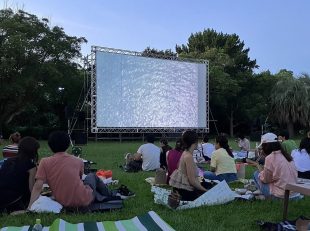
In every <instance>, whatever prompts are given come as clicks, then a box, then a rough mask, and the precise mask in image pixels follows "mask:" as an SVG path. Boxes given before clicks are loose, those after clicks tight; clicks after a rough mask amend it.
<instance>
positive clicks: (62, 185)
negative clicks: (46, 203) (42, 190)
mask: <svg viewBox="0 0 310 231" xmlns="http://www.w3.org/2000/svg"><path fill="white" fill-rule="evenodd" d="M83 172H84V164H83V161H82V160H81V159H79V158H77V157H75V156H72V155H69V154H67V153H65V152H59V153H55V154H54V155H53V156H51V157H46V158H42V160H41V161H40V164H39V167H38V171H37V174H36V179H39V180H42V181H43V182H44V183H47V184H48V185H49V187H50V189H51V190H52V195H53V196H54V197H55V200H56V201H57V202H59V203H60V204H62V205H63V206H65V207H79V206H87V205H89V204H90V203H91V202H92V200H93V190H92V189H91V188H90V187H89V186H88V185H84V184H83V181H82V180H81V176H82V174H83Z"/></svg>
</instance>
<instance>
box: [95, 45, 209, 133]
mask: <svg viewBox="0 0 310 231" xmlns="http://www.w3.org/2000/svg"><path fill="white" fill-rule="evenodd" d="M113 51H117V52H113ZM94 55H95V62H94V64H95V67H94V70H93V72H94V76H93V78H92V80H93V81H94V82H93V83H92V85H93V86H94V89H93V93H94V94H93V101H94V102H93V103H92V106H93V107H94V108H93V109H92V112H93V115H92V116H93V117H94V119H93V122H94V123H93V125H92V127H93V129H94V131H97V132H100V130H102V131H109V132H113V131H116V132H119V131H122V132H126V131H132V130H133V129H134V131H143V129H148V131H150V130H152V129H154V131H155V130H156V129H159V130H160V129H166V130H168V131H177V130H180V129H186V128H187V129H204V130H206V129H208V115H207V114H208V113H207V111H208V75H207V74H208V73H207V72H208V67H207V65H208V64H207V61H205V60H203V61H200V62H195V61H183V60H182V61H181V60H171V59H160V58H152V57H144V56H142V54H141V53H137V52H132V53H130V52H125V51H124V52H121V50H112V51H111V50H109V51H105V49H99V50H98V49H96V50H95V52H94Z"/></svg>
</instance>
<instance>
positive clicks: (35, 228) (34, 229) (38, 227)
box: [32, 219, 43, 231]
mask: <svg viewBox="0 0 310 231" xmlns="http://www.w3.org/2000/svg"><path fill="white" fill-rule="evenodd" d="M42 229H43V226H42V225H41V219H36V224H35V225H34V226H33V227H32V231H42Z"/></svg>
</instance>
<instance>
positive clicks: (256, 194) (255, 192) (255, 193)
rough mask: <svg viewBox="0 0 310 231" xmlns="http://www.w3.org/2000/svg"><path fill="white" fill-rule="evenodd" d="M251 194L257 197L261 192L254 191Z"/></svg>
mask: <svg viewBox="0 0 310 231" xmlns="http://www.w3.org/2000/svg"><path fill="white" fill-rule="evenodd" d="M253 194H254V195H255V196H258V195H261V194H262V192H261V191H260V190H259V189H257V190H256V191H254V192H253Z"/></svg>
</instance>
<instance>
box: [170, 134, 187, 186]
mask: <svg viewBox="0 0 310 231" xmlns="http://www.w3.org/2000/svg"><path fill="white" fill-rule="evenodd" d="M182 152H183V148H182V140H181V139H177V141H176V143H175V148H174V149H172V150H170V151H168V152H167V165H168V166H167V170H168V171H167V172H168V174H167V184H169V180H170V176H171V174H172V173H173V172H174V170H176V169H177V168H178V165H179V160H180V158H181V156H182Z"/></svg>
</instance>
